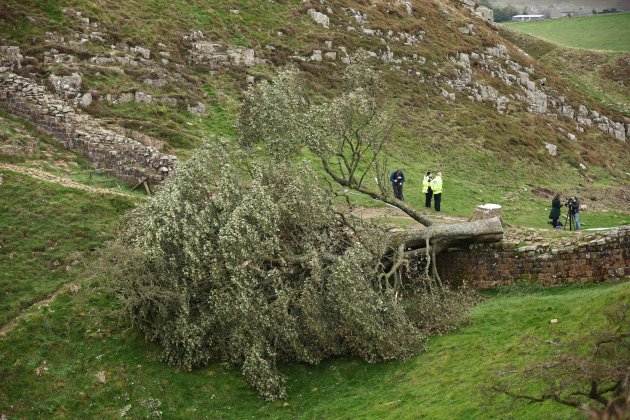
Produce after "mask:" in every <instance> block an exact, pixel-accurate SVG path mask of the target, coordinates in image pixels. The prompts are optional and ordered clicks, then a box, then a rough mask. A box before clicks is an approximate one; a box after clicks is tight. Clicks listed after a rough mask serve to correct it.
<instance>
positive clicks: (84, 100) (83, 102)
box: [79, 92, 92, 108]
mask: <svg viewBox="0 0 630 420" xmlns="http://www.w3.org/2000/svg"><path fill="white" fill-rule="evenodd" d="M79 105H80V106H81V107H82V108H87V107H89V106H90V105H92V94H91V93H90V92H87V93H86V94H84V95H83V96H81V99H79Z"/></svg>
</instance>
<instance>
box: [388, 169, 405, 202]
mask: <svg viewBox="0 0 630 420" xmlns="http://www.w3.org/2000/svg"><path fill="white" fill-rule="evenodd" d="M389 180H390V182H391V183H392V189H393V190H394V197H396V198H397V199H399V200H400V201H403V200H404V197H403V184H404V183H405V174H403V171H401V170H400V169H396V170H395V171H394V172H393V173H392V174H391V175H390V177H389Z"/></svg>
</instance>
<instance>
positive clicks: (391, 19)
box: [0, 0, 630, 226]
mask: <svg viewBox="0 0 630 420" xmlns="http://www.w3.org/2000/svg"><path fill="white" fill-rule="evenodd" d="M406 4H409V5H410V9H407V6H406ZM1 7H2V11H1V12H0V33H2V34H3V35H4V37H5V41H4V43H5V44H7V45H17V46H19V47H20V48H21V54H22V56H23V59H22V60H21V65H22V66H21V68H20V69H16V71H18V72H19V73H20V74H23V75H25V76H29V77H33V80H35V81H37V82H38V83H40V84H42V85H47V86H48V88H49V89H50V90H54V89H55V86H57V89H58V90H59V92H58V94H59V95H61V96H65V97H66V98H67V100H68V102H69V103H70V104H77V106H78V107H79V108H80V107H81V105H80V104H79V102H80V100H82V99H83V98H85V96H86V95H87V94H89V95H88V98H89V99H90V100H89V101H87V102H90V103H89V104H87V102H85V103H84V105H83V106H84V108H83V109H84V111H83V112H86V113H88V114H90V115H91V116H93V117H95V118H97V119H98V121H99V122H100V123H101V124H105V125H108V126H111V127H117V128H122V129H123V130H128V131H130V132H131V131H133V132H141V133H142V134H143V135H145V136H146V135H148V136H150V138H149V139H148V140H147V139H143V141H149V142H150V144H152V145H157V146H158V147H159V148H161V149H162V150H163V151H164V152H167V153H176V154H177V155H178V156H179V157H180V158H185V157H186V156H187V155H188V154H189V153H190V151H191V150H192V149H193V148H194V146H195V145H197V144H199V142H200V140H201V139H202V138H204V137H208V136H214V135H220V136H227V137H233V136H234V128H233V124H234V121H235V116H236V114H237V112H238V103H239V100H240V94H241V92H242V90H243V89H245V88H246V87H247V86H248V83H251V82H252V81H253V80H260V79H264V78H266V77H268V75H269V74H271V73H272V72H274V71H275V69H276V68H277V67H278V66H282V65H285V64H293V65H296V66H298V67H300V68H301V69H302V70H303V71H304V74H305V76H306V77H307V78H308V80H309V84H310V86H311V88H312V89H313V90H314V91H315V90H316V91H317V92H318V94H320V95H327V94H329V93H331V92H333V91H334V89H335V88H336V86H337V85H338V81H339V74H340V68H341V67H342V66H343V65H344V62H346V61H347V60H348V59H349V56H350V55H351V54H352V53H353V52H354V51H356V50H357V49H359V48H362V49H364V50H368V51H370V53H371V54H373V56H374V65H375V66H376V67H378V68H379V69H381V70H382V71H383V74H384V76H385V78H386V80H387V83H388V92H389V93H390V94H391V98H390V100H391V102H392V103H393V105H394V106H395V108H396V115H398V116H399V119H398V121H397V128H396V133H395V134H396V136H395V137H396V141H395V145H394V147H393V148H392V150H391V151H390V154H391V161H392V165H400V166H401V167H403V169H405V170H406V171H407V172H408V174H409V176H408V178H409V180H410V182H409V183H408V187H409V188H410V189H411V190H410V192H409V194H407V195H408V196H409V197H410V199H411V201H412V203H414V204H419V203H420V193H419V181H420V179H419V178H420V174H421V173H423V172H424V171H425V170H426V169H428V168H433V169H441V170H442V171H443V172H444V173H445V176H446V183H447V184H446V188H447V193H446V194H447V196H445V201H444V206H443V208H444V211H445V212H447V213H450V214H454V215H464V216H466V215H469V214H470V212H471V211H472V208H473V207H474V206H475V205H477V204H478V203H479V202H481V201H495V202H499V203H500V204H503V205H505V207H506V218H507V220H509V221H511V222H516V223H528V224H531V223H533V224H534V225H537V226H545V222H546V210H545V207H546V205H547V200H548V199H547V198H546V197H538V196H536V195H534V194H532V193H531V191H533V190H538V189H539V188H546V189H550V190H554V191H561V192H565V193H574V192H577V193H578V194H581V195H583V196H585V199H586V200H587V201H588V202H589V204H590V205H591V208H592V209H594V210H612V211H613V212H615V211H616V212H617V214H620V213H624V212H627V205H626V204H627V203H624V202H623V200H621V202H620V200H619V199H618V197H623V196H624V194H625V193H624V192H623V191H622V190H620V189H619V186H620V185H622V184H624V182H626V180H627V178H628V175H627V174H625V171H624V170H622V168H624V167H628V166H630V157H629V154H628V153H627V150H628V149H627V145H626V144H625V143H623V142H622V141H620V140H615V139H614V137H615V136H616V137H618V138H620V139H621V138H623V139H625V138H626V127H625V126H624V122H623V119H622V115H621V114H618V113H615V112H614V111H610V110H607V109H606V108H605V107H603V106H601V105H600V104H599V103H598V102H597V101H596V100H592V99H590V98H589V96H588V95H584V94H582V93H580V92H579V91H576V90H573V89H571V87H570V85H568V84H566V83H565V82H564V81H562V80H561V79H559V78H557V77H556V76H555V75H554V73H553V72H552V71H549V70H548V69H544V68H538V67H537V66H536V63H535V62H533V61H532V60H531V59H530V58H528V57H526V56H524V55H522V54H521V53H520V52H519V51H518V50H517V49H514V48H513V47H512V46H511V45H510V44H509V42H507V41H506V40H505V39H503V38H501V37H500V36H499V35H498V34H497V33H496V31H495V29H494V28H493V27H492V26H490V25H488V24H486V23H485V22H483V21H482V20H480V19H478V18H477V17H473V16H471V14H470V12H469V11H468V10H466V9H465V8H461V7H460V5H459V3H449V2H434V1H430V0H422V1H415V2H412V3H405V2H402V1H373V2H367V3H366V2H359V1H350V0H346V1H340V2H336V3H335V4H334V5H333V4H330V5H327V4H326V5H321V4H320V3H319V2H311V3H308V2H306V3H304V2H298V1H292V2H286V3H275V2H266V3H264V4H263V5H261V4H260V2H253V1H245V2H240V3H239V4H238V5H235V4H232V3H229V2H213V3H211V4H210V3H208V2H204V1H201V0H198V1H196V2H193V3H190V2H183V1H175V2H171V3H169V4H168V6H166V4H161V3H157V4H152V5H151V6H148V5H147V4H146V3H145V2H142V1H133V2H124V3H120V2H113V1H109V0H105V1H101V2H99V3H98V4H96V3H93V2H90V1H87V0H55V1H51V2H47V3H46V6H43V5H42V4H41V3H39V2H35V1H32V0H31V1H19V2H18V1H15V0H9V1H8V2H5V4H4V5H3V6H1ZM309 10H313V11H315V10H319V11H318V12H317V13H320V14H321V15H317V14H314V13H311V14H312V15H313V16H315V17H317V16H323V17H320V18H318V19H320V21H321V22H322V23H325V24H326V25H327V27H326V26H324V25H323V24H318V23H317V22H316V21H315V20H314V19H313V18H312V17H311V16H310V15H309ZM326 19H327V20H326ZM138 22H142V25H139V24H138ZM27 40H28V42H27ZM500 44H505V45H507V46H508V48H506V49H503V47H500V48H499V47H496V46H497V45H500ZM460 53H461V54H464V55H461V54H460ZM458 54H460V55H458ZM475 57H478V58H475ZM466 60H469V61H466ZM512 63H515V64H512ZM519 63H520V64H519ZM510 66H511V67H510ZM14 67H15V66H14ZM525 70H527V71H525ZM75 72H76V73H78V74H79V75H80V76H81V79H80V81H79V82H78V85H72V83H71V80H74V79H62V80H63V81H67V82H68V83H66V84H65V85H64V83H61V87H60V86H59V83H57V82H55V81H58V80H60V79H59V77H64V76H70V75H71V74H72V73H75ZM519 72H522V73H523V74H525V73H527V72H529V73H527V74H526V75H523V76H522V77H521V75H520V74H519ZM55 76H56V77H55ZM55 83H57V84H55ZM69 85H70V86H69ZM64 86H66V87H64ZM68 86H69V87H68ZM541 101H542V102H541ZM563 101H564V102H563ZM580 105H582V106H584V107H585V108H584V109H585V110H586V111H585V112H586V117H583V116H582V114H581V113H582V110H581V108H580V115H578V112H577V111H578V108H579V107H580ZM541 107H542V108H541ZM576 118H577V119H580V118H582V120H584V121H586V119H588V120H590V121H589V122H588V124H590V126H589V125H585V123H584V124H583V123H581V122H580V121H582V120H580V121H577V120H576ZM584 118H586V119H584ZM602 131H603V132H602ZM573 139H576V140H573ZM548 144H550V145H552V146H547V145H548ZM553 146H556V149H555V150H557V154H556V155H555V156H552V155H550V154H549V153H548V148H549V147H552V148H553ZM550 150H551V149H550ZM559 174H561V175H559ZM361 203H362V204H369V203H366V202H364V201H362V202H361ZM608 214H610V213H606V214H605V217H604V219H606V220H607V221H604V220H602V223H604V224H608V223H610V222H611V221H608V219H607V217H608V216H607V215H608ZM620 217H621V218H617V220H618V221H619V220H621V221H623V220H627V217H626V216H623V215H621V216H620ZM597 218H598V216H595V217H594V219H593V221H592V222H590V223H591V225H590V226H595V225H597V224H599V222H597ZM624 218H625V219H624ZM588 223H589V222H588V221H587V225H588Z"/></svg>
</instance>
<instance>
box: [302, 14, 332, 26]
mask: <svg viewBox="0 0 630 420" xmlns="http://www.w3.org/2000/svg"><path fill="white" fill-rule="evenodd" d="M307 13H308V15H309V16H310V17H311V19H313V21H314V22H315V23H317V24H319V25H322V26H323V27H324V28H328V27H329V26H330V18H328V16H326V15H325V14H323V13H321V12H318V11H317V10H315V9H308V12H307Z"/></svg>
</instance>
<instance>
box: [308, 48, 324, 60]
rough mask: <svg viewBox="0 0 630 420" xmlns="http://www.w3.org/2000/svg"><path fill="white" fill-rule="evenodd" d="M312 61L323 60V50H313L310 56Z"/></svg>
mask: <svg viewBox="0 0 630 420" xmlns="http://www.w3.org/2000/svg"><path fill="white" fill-rule="evenodd" d="M310 60H311V61H322V50H313V53H312V54H311V57H310Z"/></svg>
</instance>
